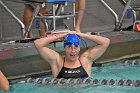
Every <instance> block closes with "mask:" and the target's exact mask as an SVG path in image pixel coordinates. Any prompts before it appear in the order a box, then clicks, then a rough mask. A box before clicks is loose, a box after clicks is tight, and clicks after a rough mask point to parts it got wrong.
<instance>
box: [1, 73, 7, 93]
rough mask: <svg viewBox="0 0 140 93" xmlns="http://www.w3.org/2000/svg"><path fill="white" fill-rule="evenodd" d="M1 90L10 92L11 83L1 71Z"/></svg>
mask: <svg viewBox="0 0 140 93" xmlns="http://www.w3.org/2000/svg"><path fill="white" fill-rule="evenodd" d="M0 89H2V90H5V91H7V90H9V82H8V80H7V78H6V77H5V76H4V74H3V73H2V72H1V71H0Z"/></svg>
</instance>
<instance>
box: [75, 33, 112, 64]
mask: <svg viewBox="0 0 140 93" xmlns="http://www.w3.org/2000/svg"><path fill="white" fill-rule="evenodd" d="M78 35H79V36H80V37H82V38H86V39H89V40H92V41H93V42H95V43H96V45H95V46H93V47H92V48H90V49H88V50H87V51H85V52H84V53H83V54H82V55H84V56H85V57H86V58H87V59H88V60H89V61H90V62H91V63H92V62H93V61H94V60H96V59H98V58H99V57H100V56H102V54H103V53H104V52H105V51H106V49H107V48H108V46H109V44H110V40H109V39H108V38H106V37H103V36H97V35H88V34H84V33H78Z"/></svg>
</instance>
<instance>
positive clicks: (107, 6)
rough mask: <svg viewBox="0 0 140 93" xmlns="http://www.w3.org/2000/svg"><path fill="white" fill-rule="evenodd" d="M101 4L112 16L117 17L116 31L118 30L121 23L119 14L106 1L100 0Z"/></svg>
mask: <svg viewBox="0 0 140 93" xmlns="http://www.w3.org/2000/svg"><path fill="white" fill-rule="evenodd" d="M100 2H101V3H102V4H103V5H104V6H105V7H106V8H107V9H108V10H109V11H110V13H111V14H113V16H114V17H115V30H118V27H117V25H118V22H119V18H118V15H117V13H116V12H115V11H114V10H113V9H112V8H111V7H110V6H109V5H108V4H107V3H106V2H105V1H104V0H100Z"/></svg>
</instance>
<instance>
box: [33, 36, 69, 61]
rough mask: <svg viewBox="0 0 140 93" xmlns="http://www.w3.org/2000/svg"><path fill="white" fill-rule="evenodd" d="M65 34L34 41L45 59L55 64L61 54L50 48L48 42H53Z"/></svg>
mask: <svg viewBox="0 0 140 93" xmlns="http://www.w3.org/2000/svg"><path fill="white" fill-rule="evenodd" d="M65 35H66V34H59V35H55V36H52V37H45V38H40V39H37V40H35V41H34V44H35V46H36V49H37V51H38V52H39V54H40V55H41V57H42V58H43V59H45V61H47V62H48V63H49V64H53V63H54V62H56V60H57V58H58V57H59V56H60V55H59V54H58V53H57V52H56V51H54V50H52V49H50V48H48V47H47V44H49V43H50V42H53V41H54V40H57V39H60V38H63V37H64V36H65Z"/></svg>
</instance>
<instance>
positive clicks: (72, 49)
mask: <svg viewBox="0 0 140 93" xmlns="http://www.w3.org/2000/svg"><path fill="white" fill-rule="evenodd" d="M65 52H66V56H67V57H68V58H69V60H71V61H75V60H76V59H77V57H78V56H79V52H80V46H79V45H78V46H77V45H74V44H71V45H66V46H65Z"/></svg>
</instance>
